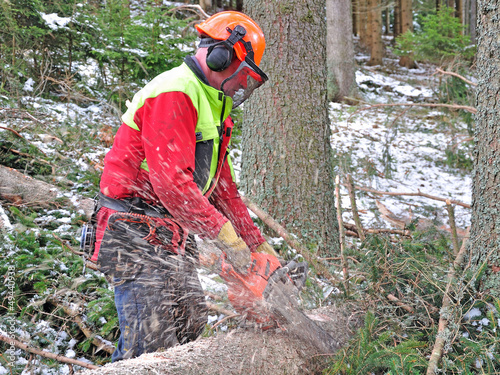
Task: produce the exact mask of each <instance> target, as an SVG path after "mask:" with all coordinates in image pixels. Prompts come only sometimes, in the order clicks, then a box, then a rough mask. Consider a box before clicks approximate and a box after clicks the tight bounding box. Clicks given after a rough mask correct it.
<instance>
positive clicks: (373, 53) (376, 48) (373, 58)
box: [367, 0, 384, 65]
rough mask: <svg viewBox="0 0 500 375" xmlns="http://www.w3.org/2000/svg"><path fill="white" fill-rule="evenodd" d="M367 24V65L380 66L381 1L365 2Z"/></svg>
mask: <svg viewBox="0 0 500 375" xmlns="http://www.w3.org/2000/svg"><path fill="white" fill-rule="evenodd" d="M367 5H368V23H367V33H368V35H369V41H370V61H368V65H382V57H383V56H384V44H383V43H382V9H381V6H382V4H381V0H367Z"/></svg>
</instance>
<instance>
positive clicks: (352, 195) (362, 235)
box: [346, 174, 366, 241]
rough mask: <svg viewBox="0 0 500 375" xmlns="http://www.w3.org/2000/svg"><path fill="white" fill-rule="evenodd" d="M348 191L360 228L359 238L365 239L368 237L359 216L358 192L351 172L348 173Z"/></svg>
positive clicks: (356, 222) (356, 221)
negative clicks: (355, 190)
mask: <svg viewBox="0 0 500 375" xmlns="http://www.w3.org/2000/svg"><path fill="white" fill-rule="evenodd" d="M346 185H347V191H348V192H349V199H350V200H351V212H352V217H353V219H354V223H355V224H356V229H357V230H358V235H359V239H360V240H361V241H364V240H365V239H366V237H365V232H364V229H363V225H361V220H360V218H359V213H358V206H357V204H356V194H355V193H354V184H353V182H352V177H351V175H350V174H348V175H347V184H346Z"/></svg>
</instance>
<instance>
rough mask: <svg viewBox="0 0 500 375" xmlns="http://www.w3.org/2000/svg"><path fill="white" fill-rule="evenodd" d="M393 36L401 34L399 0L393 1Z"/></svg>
mask: <svg viewBox="0 0 500 375" xmlns="http://www.w3.org/2000/svg"><path fill="white" fill-rule="evenodd" d="M393 28H394V38H396V37H398V36H399V35H401V0H396V2H395V3H394V26H393Z"/></svg>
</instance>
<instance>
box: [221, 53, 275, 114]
mask: <svg viewBox="0 0 500 375" xmlns="http://www.w3.org/2000/svg"><path fill="white" fill-rule="evenodd" d="M267 80H268V78H267V75H266V74H265V73H264V72H263V71H262V70H261V69H260V68H259V67H258V66H257V65H256V64H255V63H254V62H253V61H252V60H251V59H249V58H245V61H243V62H242V63H241V64H240V66H239V67H238V69H237V70H236V72H234V73H233V75H231V76H230V77H228V78H226V79H225V80H224V81H222V84H221V88H220V89H221V91H223V92H224V94H226V95H228V96H230V97H232V98H233V108H236V107H238V106H239V105H240V104H241V103H243V102H244V101H245V100H247V99H248V98H249V97H250V95H252V93H253V91H254V90H255V89H256V88H258V87H260V86H262V85H263V84H264V83H265V82H266V81H267Z"/></svg>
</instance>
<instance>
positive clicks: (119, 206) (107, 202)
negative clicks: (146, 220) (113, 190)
mask: <svg viewBox="0 0 500 375" xmlns="http://www.w3.org/2000/svg"><path fill="white" fill-rule="evenodd" d="M101 207H106V208H110V209H112V210H115V211H118V212H127V213H134V214H139V215H146V216H151V217H162V218H163V217H169V216H171V215H170V214H169V212H168V210H167V209H166V208H164V207H160V206H153V205H151V204H148V203H146V202H145V201H144V200H143V199H141V198H138V197H135V198H125V199H113V198H110V197H107V196H105V195H104V194H103V193H99V200H98V201H97V207H96V210H95V212H97V211H99V209H100V208H101Z"/></svg>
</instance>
